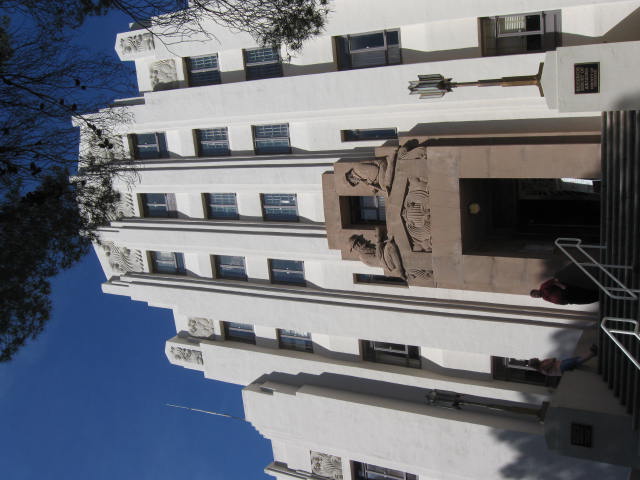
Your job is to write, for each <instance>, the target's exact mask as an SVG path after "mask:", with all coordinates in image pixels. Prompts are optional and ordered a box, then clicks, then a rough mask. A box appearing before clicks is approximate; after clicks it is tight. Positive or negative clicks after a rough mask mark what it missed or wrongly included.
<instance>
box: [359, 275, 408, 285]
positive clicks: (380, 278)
mask: <svg viewBox="0 0 640 480" xmlns="http://www.w3.org/2000/svg"><path fill="white" fill-rule="evenodd" d="M353 283H371V284H378V285H388V286H390V287H406V286H407V282H406V281H405V280H403V279H402V278H399V277H387V276H385V275H371V274H368V273H355V274H354V275H353Z"/></svg>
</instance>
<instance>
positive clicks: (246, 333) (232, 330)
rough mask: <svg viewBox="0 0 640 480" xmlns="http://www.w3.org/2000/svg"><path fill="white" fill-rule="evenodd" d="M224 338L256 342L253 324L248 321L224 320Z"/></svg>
mask: <svg viewBox="0 0 640 480" xmlns="http://www.w3.org/2000/svg"><path fill="white" fill-rule="evenodd" d="M223 326H224V338H225V339H226V340H233V341H234V342H243V343H252V344H254V345H255V343H256V334H255V333H254V331H253V325H250V324H248V323H235V322H224V323H223Z"/></svg>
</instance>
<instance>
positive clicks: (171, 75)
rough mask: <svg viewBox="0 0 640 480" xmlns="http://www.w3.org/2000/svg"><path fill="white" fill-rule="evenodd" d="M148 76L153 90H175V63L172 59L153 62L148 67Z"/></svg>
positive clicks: (176, 77)
mask: <svg viewBox="0 0 640 480" xmlns="http://www.w3.org/2000/svg"><path fill="white" fill-rule="evenodd" d="M149 76H150V77H151V87H152V88H153V89H154V90H167V89H170V88H175V87H176V86H177V82H178V73H177V71H176V62H175V61H174V60H173V59H169V60H159V61H157V62H153V63H152V64H151V65H150V66H149Z"/></svg>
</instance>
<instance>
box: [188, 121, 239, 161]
mask: <svg viewBox="0 0 640 480" xmlns="http://www.w3.org/2000/svg"><path fill="white" fill-rule="evenodd" d="M196 138H197V139H198V156H200V157H215V156H219V155H229V154H230V153H231V152H230V150H229V135H228V132H227V128H226V127H224V128H204V129H200V130H196Z"/></svg>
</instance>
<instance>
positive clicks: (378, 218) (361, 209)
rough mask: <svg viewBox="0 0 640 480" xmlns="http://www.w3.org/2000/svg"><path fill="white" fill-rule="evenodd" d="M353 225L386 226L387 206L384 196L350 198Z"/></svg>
mask: <svg viewBox="0 0 640 480" xmlns="http://www.w3.org/2000/svg"><path fill="white" fill-rule="evenodd" d="M349 202H350V204H351V223H352V224H355V225H359V224H378V225H380V224H384V223H386V221H387V208H386V207H387V204H386V200H385V197H383V196H373V195H372V196H359V197H349Z"/></svg>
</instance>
